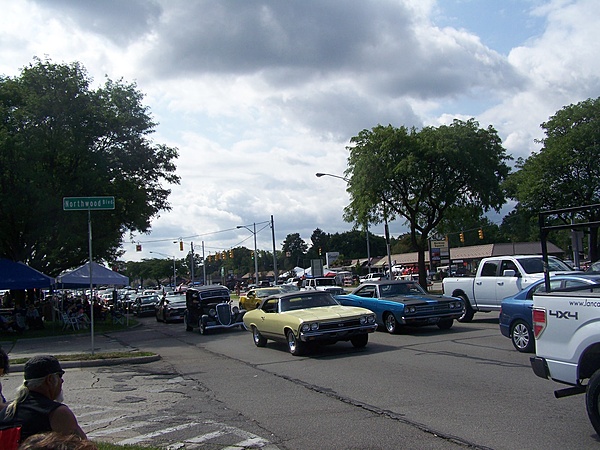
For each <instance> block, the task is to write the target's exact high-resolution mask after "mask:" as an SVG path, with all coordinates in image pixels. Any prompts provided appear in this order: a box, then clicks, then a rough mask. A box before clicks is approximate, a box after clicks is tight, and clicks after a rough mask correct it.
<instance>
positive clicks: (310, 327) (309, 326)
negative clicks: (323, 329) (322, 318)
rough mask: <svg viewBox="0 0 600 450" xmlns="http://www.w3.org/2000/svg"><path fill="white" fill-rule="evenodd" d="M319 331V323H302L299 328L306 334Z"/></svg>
mask: <svg viewBox="0 0 600 450" xmlns="http://www.w3.org/2000/svg"><path fill="white" fill-rule="evenodd" d="M318 329H319V323H318V322H313V323H303V324H302V327H300V331H302V332H304V333H306V332H307V331H317V330H318Z"/></svg>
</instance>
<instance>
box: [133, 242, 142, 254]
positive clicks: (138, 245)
mask: <svg viewBox="0 0 600 450" xmlns="http://www.w3.org/2000/svg"><path fill="white" fill-rule="evenodd" d="M135 251H136V252H141V251H142V244H136V246H135Z"/></svg>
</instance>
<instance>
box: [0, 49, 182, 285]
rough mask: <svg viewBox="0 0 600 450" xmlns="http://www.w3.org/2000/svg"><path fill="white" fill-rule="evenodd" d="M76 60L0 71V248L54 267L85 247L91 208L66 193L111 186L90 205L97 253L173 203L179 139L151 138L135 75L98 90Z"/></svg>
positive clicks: (74, 259) (107, 255)
mask: <svg viewBox="0 0 600 450" xmlns="http://www.w3.org/2000/svg"><path fill="white" fill-rule="evenodd" d="M90 83H91V80H90V79H89V78H88V76H87V73H86V71H85V70H84V69H83V68H82V67H81V66H80V65H79V64H78V63H72V64H54V63H52V62H50V61H47V60H45V61H41V60H35V61H34V63H32V64H31V65H29V66H27V67H25V68H24V69H22V71H21V74H20V76H19V77H15V78H10V77H1V78H0V119H1V123H0V217H2V220H0V256H3V257H7V258H10V259H14V260H21V261H25V262H27V263H29V264H31V265H32V266H33V267H35V268H37V269H39V270H42V271H46V272H48V273H51V274H56V273H57V272H59V271H60V270H62V269H65V268H69V267H73V266H77V265H79V264H81V263H83V262H84V261H85V260H86V259H87V257H88V245H87V244H88V233H87V230H88V228H87V212H84V211H70V212H69V211H63V209H62V199H63V197H90V196H114V197H115V201H116V206H115V209H114V210H112V211H98V212H92V214H91V216H92V224H93V225H92V226H93V254H94V258H95V259H103V260H108V261H112V260H114V259H115V258H116V257H117V256H118V249H119V247H120V245H121V242H122V239H123V237H124V235H125V234H126V233H128V232H132V231H138V232H147V231H148V230H149V228H150V221H151V219H152V218H153V217H156V216H157V215H158V214H159V213H160V212H161V211H163V210H168V209H170V206H169V204H168V202H167V198H168V196H169V194H170V190H169V189H166V188H165V187H164V186H163V183H171V184H178V183H179V177H178V176H177V175H176V174H175V169H176V167H175V164H174V160H175V159H176V158H177V156H178V155H177V149H175V148H170V147H167V146H165V145H160V144H155V143H153V142H152V140H151V139H150V135H151V133H153V132H154V128H155V126H156V124H155V123H154V122H153V121H152V119H151V117H150V115H149V113H148V109H147V107H145V106H144V105H142V98H143V95H142V94H141V93H140V92H139V91H137V89H136V85H135V84H127V83H124V82H123V81H117V82H115V81H111V80H107V81H106V82H105V84H104V86H102V87H100V88H98V89H96V90H92V89H91V88H90Z"/></svg>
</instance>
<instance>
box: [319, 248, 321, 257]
mask: <svg viewBox="0 0 600 450" xmlns="http://www.w3.org/2000/svg"><path fill="white" fill-rule="evenodd" d="M319 256H321V247H319Z"/></svg>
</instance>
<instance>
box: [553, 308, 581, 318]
mask: <svg viewBox="0 0 600 450" xmlns="http://www.w3.org/2000/svg"><path fill="white" fill-rule="evenodd" d="M548 315H549V316H556V318H557V319H567V320H568V319H575V320H579V314H578V313H576V312H574V313H572V312H571V311H552V310H550V311H549V312H548Z"/></svg>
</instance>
